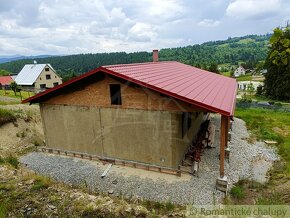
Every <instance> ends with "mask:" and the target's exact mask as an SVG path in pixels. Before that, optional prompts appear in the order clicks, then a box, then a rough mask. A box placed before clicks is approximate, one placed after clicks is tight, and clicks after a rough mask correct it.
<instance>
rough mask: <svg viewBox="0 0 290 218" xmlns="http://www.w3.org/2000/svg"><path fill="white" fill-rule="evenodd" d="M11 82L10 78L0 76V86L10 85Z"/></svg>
mask: <svg viewBox="0 0 290 218" xmlns="http://www.w3.org/2000/svg"><path fill="white" fill-rule="evenodd" d="M12 81H13V79H12V77H11V76H0V84H1V85H3V86H4V85H10V83H11V82H12Z"/></svg>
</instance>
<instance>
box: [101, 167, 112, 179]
mask: <svg viewBox="0 0 290 218" xmlns="http://www.w3.org/2000/svg"><path fill="white" fill-rule="evenodd" d="M112 165H113V164H109V165H108V166H107V168H106V169H105V171H104V172H103V173H102V175H101V178H104V177H105V176H106V175H107V173H108V172H109V170H110V169H111V167H112Z"/></svg>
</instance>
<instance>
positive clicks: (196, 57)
mask: <svg viewBox="0 0 290 218" xmlns="http://www.w3.org/2000/svg"><path fill="white" fill-rule="evenodd" d="M270 36H271V35H270V34H267V35H248V36H243V37H235V38H228V39H227V40H221V41H211V42H206V43H203V44H200V45H189V46H186V47H178V48H165V49H161V50H160V52H159V59H160V61H168V60H176V61H180V62H182V63H185V64H189V65H192V66H198V67H201V68H204V69H206V68H207V67H208V66H209V65H210V64H212V63H215V64H231V65H237V64H238V63H240V62H245V63H257V62H259V61H262V60H265V58H266V56H267V51H268V41H269V38H270ZM36 61H37V63H50V64H51V65H52V66H53V68H54V69H55V70H56V71H57V72H58V73H59V74H60V75H61V76H62V77H64V78H65V77H71V76H74V75H80V74H82V73H85V72H87V71H89V70H91V69H94V68H97V67H99V66H103V65H110V64H125V63H141V62H149V61H152V52H134V53H125V52H115V53H96V54H77V55H67V56H54V57H46V58H39V59H36ZM31 63H33V60H32V59H24V60H17V61H13V62H8V63H3V64H0V72H2V74H4V73H5V72H6V73H8V72H10V73H18V72H19V71H20V70H21V69H22V67H23V66H24V65H25V64H31Z"/></svg>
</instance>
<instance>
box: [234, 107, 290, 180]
mask: <svg viewBox="0 0 290 218" xmlns="http://www.w3.org/2000/svg"><path fill="white" fill-rule="evenodd" d="M235 116H236V117H239V118H241V119H243V120H244V121H245V122H246V125H247V128H248V129H250V130H251V132H252V133H253V136H252V137H255V138H256V139H258V140H266V139H267V140H274V141H277V142H278V145H277V146H278V152H279V155H281V157H282V158H283V160H284V161H285V168H284V172H285V175H287V177H289V178H290V113H287V112H278V111H273V110H268V109H257V108H251V109H241V108H237V109H236V113H235Z"/></svg>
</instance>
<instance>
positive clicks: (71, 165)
mask: <svg viewBox="0 0 290 218" xmlns="http://www.w3.org/2000/svg"><path fill="white" fill-rule="evenodd" d="M213 120H214V122H215V123H216V124H217V132H216V140H215V143H217V147H216V148H211V149H206V150H205V151H204V153H203V156H202V161H201V163H200V169H199V173H198V177H196V176H194V177H192V176H188V175H186V176H185V175H183V176H182V177H181V178H179V177H178V178H177V177H176V176H171V175H170V176H169V175H166V176H165V175H164V176H163V175H162V174H161V176H160V177H158V178H157V179H153V177H154V176H155V177H156V173H155V172H149V171H142V170H139V171H138V172H139V174H140V172H141V171H142V173H143V172H144V174H146V176H138V174H137V175H136V174H135V175H132V174H131V175H129V176H128V175H124V174H123V173H122V172H123V171H121V170H119V169H120V167H119V166H113V167H112V170H110V171H109V173H108V174H107V176H106V177H105V178H101V176H100V175H101V174H102V172H103V171H104V170H105V168H106V166H104V165H102V164H100V163H96V162H92V161H87V160H82V159H78V158H72V157H63V156H57V155H51V154H46V153H30V154H28V155H26V156H24V157H22V158H21V160H20V161H21V162H22V163H23V164H26V165H27V167H28V168H30V169H32V170H35V171H36V172H38V173H41V174H44V175H47V176H51V177H52V178H54V179H56V180H58V181H62V182H65V183H69V184H74V185H87V186H88V187H89V188H90V189H91V190H95V191H97V192H102V193H108V192H110V193H111V192H113V193H112V195H114V196H123V197H126V198H131V197H133V198H142V199H147V200H153V201H171V202H173V203H178V204H199V205H201V204H213V203H218V202H221V201H222V199H223V197H224V193H222V192H219V191H216V189H215V183H216V179H217V178H218V176H219V159H218V151H219V146H218V143H219V130H218V124H219V122H220V121H219V116H214V118H213ZM247 136H248V133H247V130H246V127H245V123H244V122H243V121H242V120H239V119H235V122H234V128H233V136H232V142H231V143H230V145H229V146H230V147H231V155H230V162H229V163H226V173H227V174H228V179H229V182H230V186H231V185H232V184H233V183H234V182H237V181H238V180H239V178H249V179H252V178H254V175H253V172H255V171H253V163H256V161H257V160H264V161H267V162H269V163H271V162H272V161H274V160H276V159H277V156H276V154H275V151H274V150H273V149H271V148H266V147H265V145H264V144H263V143H261V142H257V143H255V144H248V143H247V141H246V140H244V139H242V138H245V137H247ZM270 166H271V164H270V165H269V167H270ZM123 168H124V167H123ZM125 168H126V167H125ZM267 169H268V168H267ZM151 175H152V176H151ZM158 175H160V174H158ZM169 177H171V181H170V178H169ZM260 177H262V178H263V177H265V175H260ZM164 178H166V179H164ZM168 178H169V179H168Z"/></svg>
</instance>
